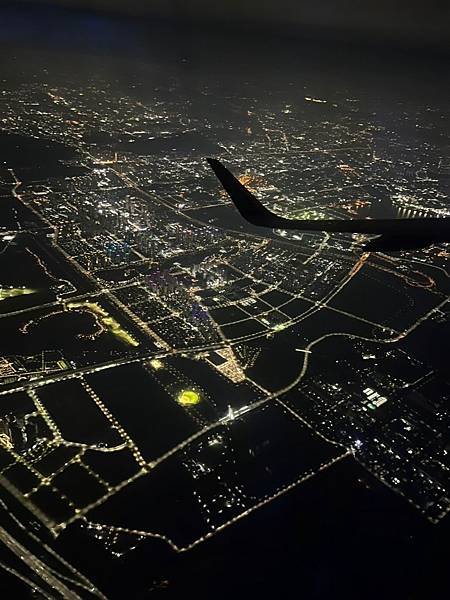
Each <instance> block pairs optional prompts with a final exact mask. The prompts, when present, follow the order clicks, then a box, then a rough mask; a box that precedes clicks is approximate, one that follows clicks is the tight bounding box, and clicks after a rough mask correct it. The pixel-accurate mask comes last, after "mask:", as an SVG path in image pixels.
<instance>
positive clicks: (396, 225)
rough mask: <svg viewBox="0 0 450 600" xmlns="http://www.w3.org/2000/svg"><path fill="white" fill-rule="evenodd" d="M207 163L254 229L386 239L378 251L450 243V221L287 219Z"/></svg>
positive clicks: (217, 166) (226, 172)
mask: <svg viewBox="0 0 450 600" xmlns="http://www.w3.org/2000/svg"><path fill="white" fill-rule="evenodd" d="M206 160H207V162H208V164H209V165H210V167H211V168H212V170H213V171H214V173H215V174H216V176H217V178H218V179H219V181H220V183H221V184H222V186H223V188H224V189H225V191H226V192H227V194H228V195H229V196H230V198H231V200H232V201H233V203H234V205H235V206H236V208H237V209H238V211H239V212H240V214H241V215H242V216H243V217H244V219H246V220H247V221H248V222H249V223H251V224H252V225H257V226H259V227H269V228H271V229H297V230H300V231H302V230H303V231H329V232H343V233H367V234H374V235H380V236H382V237H381V238H377V240H378V241H379V242H381V243H380V244H378V243H375V241H373V242H374V243H373V244H372V246H371V249H374V250H375V249H384V248H386V249H388V248H390V247H392V248H394V247H395V249H397V247H398V249H402V248H414V247H424V246H427V245H430V244H432V243H435V242H437V243H439V242H443V241H444V242H448V241H450V219H449V218H421V219H286V218H284V217H281V216H279V215H276V214H275V213H273V212H271V211H270V210H268V209H267V208H266V207H265V206H264V205H263V204H262V203H261V202H260V201H259V200H258V198H256V196H254V195H253V194H252V193H251V192H249V190H248V189H247V188H246V187H245V186H243V185H242V183H241V182H240V181H238V179H236V177H235V176H234V175H233V174H232V173H230V171H229V170H228V169H227V168H225V167H224V166H223V164H222V163H221V162H220V161H218V160H216V159H214V158H207V159H206ZM369 245H370V242H369ZM369 245H368V247H369ZM378 246H379V248H378Z"/></svg>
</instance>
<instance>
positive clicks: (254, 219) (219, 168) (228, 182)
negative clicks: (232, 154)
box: [206, 158, 279, 227]
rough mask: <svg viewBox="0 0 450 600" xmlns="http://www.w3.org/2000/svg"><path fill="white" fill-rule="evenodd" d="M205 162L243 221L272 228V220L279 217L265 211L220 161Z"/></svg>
mask: <svg viewBox="0 0 450 600" xmlns="http://www.w3.org/2000/svg"><path fill="white" fill-rule="evenodd" d="M206 160H207V162H208V164H209V166H210V167H211V168H212V170H213V171H214V173H215V174H216V176H217V178H218V180H219V181H220V183H221V184H222V186H223V188H224V190H225V191H226V192H227V194H228V195H229V196H230V198H231V200H232V201H233V203H234V205H235V206H236V208H237V209H238V211H239V212H240V213H241V215H242V216H243V217H244V219H246V220H247V221H248V222H249V223H252V225H258V226H260V227H272V226H273V221H274V218H275V219H279V217H277V216H276V215H274V214H273V213H271V212H270V210H267V208H266V207H265V206H263V205H262V204H261V202H260V201H259V200H258V198H256V196H254V195H253V194H252V193H251V192H249V191H248V189H247V188H246V187H245V186H243V185H242V183H241V182H240V181H239V180H238V179H236V177H235V176H234V175H233V174H232V173H230V171H229V170H228V169H226V168H225V167H224V166H223V164H222V163H221V162H220V161H218V160H216V159H215V158H207V159H206Z"/></svg>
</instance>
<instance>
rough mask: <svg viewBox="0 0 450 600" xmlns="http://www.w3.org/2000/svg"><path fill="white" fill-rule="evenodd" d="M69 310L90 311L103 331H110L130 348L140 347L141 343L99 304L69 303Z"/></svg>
mask: <svg viewBox="0 0 450 600" xmlns="http://www.w3.org/2000/svg"><path fill="white" fill-rule="evenodd" d="M67 308H68V309H69V310H76V309H82V310H87V311H89V312H90V313H92V314H93V315H94V316H95V317H96V318H97V321H98V323H99V324H100V325H101V327H102V329H103V330H106V331H109V333H112V334H113V335H115V336H116V337H117V338H119V339H120V340H121V341H122V342H124V343H126V344H129V345H130V346H135V347H137V346H139V342H138V341H137V340H136V339H135V338H134V337H133V336H132V335H131V334H130V333H128V331H126V330H125V329H123V328H122V326H121V325H120V323H119V322H118V321H116V319H114V317H111V315H110V314H109V313H108V312H107V311H106V310H105V309H104V308H102V307H101V306H100V305H99V304H97V302H69V303H68V304H67Z"/></svg>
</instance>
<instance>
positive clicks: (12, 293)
mask: <svg viewBox="0 0 450 600" xmlns="http://www.w3.org/2000/svg"><path fill="white" fill-rule="evenodd" d="M35 293H36V290H33V289H31V288H0V300H6V299H7V298H15V297H16V296H28V295H29V294H35Z"/></svg>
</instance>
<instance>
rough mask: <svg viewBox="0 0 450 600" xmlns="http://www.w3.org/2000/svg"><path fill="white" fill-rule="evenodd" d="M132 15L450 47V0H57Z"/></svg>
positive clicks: (48, 1) (41, 0)
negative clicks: (449, 0)
mask: <svg viewBox="0 0 450 600" xmlns="http://www.w3.org/2000/svg"><path fill="white" fill-rule="evenodd" d="M19 2H21V3H26V2H30V3H34V4H36V3H46V4H52V0H18V2H17V3H19ZM53 4H57V5H58V6H59V7H61V6H70V7H81V8H92V9H100V10H106V11H112V12H118V13H128V14H133V15H139V16H141V15H143V14H145V15H148V16H158V17H169V18H177V19H188V20H190V21H194V22H199V21H201V22H205V23H209V22H216V23H220V24H227V25H229V24H232V25H233V26H235V25H238V26H240V27H241V26H245V27H248V26H250V27H252V28H255V27H256V28H257V27H259V26H263V27H270V28H274V29H276V30H278V31H294V30H301V31H302V32H303V33H305V32H306V33H307V34H309V35H311V36H314V35H319V36H320V35H325V36H330V37H334V38H337V39H354V40H356V41H358V40H366V41H367V39H369V40H371V41H375V42H381V43H382V42H384V41H388V42H396V43H399V44H404V45H416V46H417V45H427V46H429V45H433V46H439V47H447V48H448V47H449V40H450V35H449V34H450V32H449V29H450V2H448V0H426V1H425V0H222V1H220V0H151V1H149V0H53Z"/></svg>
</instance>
